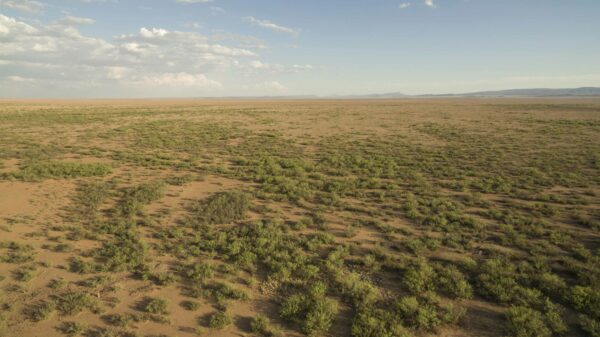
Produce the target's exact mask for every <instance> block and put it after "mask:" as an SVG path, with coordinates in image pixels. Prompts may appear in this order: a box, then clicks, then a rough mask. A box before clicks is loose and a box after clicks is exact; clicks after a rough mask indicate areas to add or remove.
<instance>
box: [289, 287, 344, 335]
mask: <svg viewBox="0 0 600 337" xmlns="http://www.w3.org/2000/svg"><path fill="white" fill-rule="evenodd" d="M326 292H327V287H326V286H325V284H323V283H320V282H317V283H315V284H314V285H313V286H311V287H310V288H309V289H308V294H294V295H292V296H289V297H287V298H286V299H285V301H284V302H283V304H282V307H281V317H282V318H284V319H285V320H288V321H291V322H296V323H299V324H300V327H301V330H302V331H303V332H304V333H305V334H307V335H308V336H316V335H320V334H323V333H325V332H327V331H328V330H329V328H330V327H331V325H332V324H333V320H334V319H335V316H336V315H337V311H338V306H337V302H335V301H334V300H332V299H329V298H327V297H326Z"/></svg>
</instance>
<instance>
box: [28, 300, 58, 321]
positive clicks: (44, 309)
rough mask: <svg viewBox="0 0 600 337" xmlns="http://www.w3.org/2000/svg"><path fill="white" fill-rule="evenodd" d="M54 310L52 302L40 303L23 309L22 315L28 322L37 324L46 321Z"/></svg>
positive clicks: (54, 306)
mask: <svg viewBox="0 0 600 337" xmlns="http://www.w3.org/2000/svg"><path fill="white" fill-rule="evenodd" d="M54 310H56V305H55V304H54V303H53V302H48V301H41V302H38V303H35V304H33V305H31V306H29V307H27V308H25V309H24V312H23V313H24V314H25V316H27V317H28V318H29V319H30V320H32V321H34V322H39V321H43V320H45V319H47V318H48V317H50V315H51V314H52V313H53V312H54Z"/></svg>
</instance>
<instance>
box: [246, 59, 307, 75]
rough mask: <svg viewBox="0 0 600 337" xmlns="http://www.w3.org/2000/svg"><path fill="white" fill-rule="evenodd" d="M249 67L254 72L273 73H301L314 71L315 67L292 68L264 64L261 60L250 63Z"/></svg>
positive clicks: (300, 65)
mask: <svg viewBox="0 0 600 337" xmlns="http://www.w3.org/2000/svg"><path fill="white" fill-rule="evenodd" d="M248 67H249V68H250V69H253V70H265V71H270V72H273V73H296V72H301V71H307V70H312V69H313V66H312V65H310V64H294V65H291V66H285V65H283V64H278V63H275V64H269V63H264V62H262V61H260V60H252V61H250V62H249V63H248Z"/></svg>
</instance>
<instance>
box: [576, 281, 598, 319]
mask: <svg viewBox="0 0 600 337" xmlns="http://www.w3.org/2000/svg"><path fill="white" fill-rule="evenodd" d="M571 303H573V306H574V307H575V309H577V310H578V311H579V312H582V313H585V314H587V315H591V316H592V317H594V318H596V319H600V290H598V289H594V288H592V287H583V286H575V287H574V288H573V290H572V291H571Z"/></svg>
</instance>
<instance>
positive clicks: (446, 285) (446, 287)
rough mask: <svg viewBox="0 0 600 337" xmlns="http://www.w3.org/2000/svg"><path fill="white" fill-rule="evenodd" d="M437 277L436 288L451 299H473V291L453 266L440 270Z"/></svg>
mask: <svg viewBox="0 0 600 337" xmlns="http://www.w3.org/2000/svg"><path fill="white" fill-rule="evenodd" d="M437 276H438V277H437V285H438V287H439V288H440V289H441V290H443V291H444V292H445V293H446V294H448V295H450V296H451V297H455V298H464V299H470V298H471V297H473V289H472V288H471V285H470V284H469V281H467V279H466V278H465V276H464V275H463V274H462V273H461V272H460V270H458V268H456V267H455V266H448V267H445V268H440V269H439V270H438V275H437Z"/></svg>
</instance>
